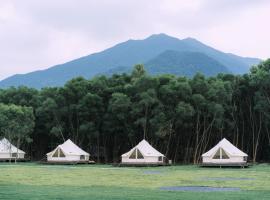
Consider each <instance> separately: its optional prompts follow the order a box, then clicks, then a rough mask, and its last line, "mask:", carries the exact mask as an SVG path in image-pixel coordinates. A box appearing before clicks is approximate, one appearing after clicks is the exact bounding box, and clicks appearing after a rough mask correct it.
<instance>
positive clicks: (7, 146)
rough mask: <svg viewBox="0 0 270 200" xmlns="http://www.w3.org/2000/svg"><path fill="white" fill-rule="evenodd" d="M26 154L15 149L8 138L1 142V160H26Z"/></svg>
mask: <svg viewBox="0 0 270 200" xmlns="http://www.w3.org/2000/svg"><path fill="white" fill-rule="evenodd" d="M24 155H25V152H24V151H22V150H20V149H18V148H17V147H15V146H14V145H13V144H11V143H10V142H9V141H8V140H7V139H6V138H3V139H2V140H0V160H9V159H11V160H15V159H24Z"/></svg>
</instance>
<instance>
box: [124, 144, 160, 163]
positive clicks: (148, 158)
mask: <svg viewBox="0 0 270 200" xmlns="http://www.w3.org/2000/svg"><path fill="white" fill-rule="evenodd" d="M121 157H122V163H124V164H162V163H164V162H165V156H164V155H163V154H162V153H160V152H158V151H157V150H156V149H155V148H154V147H152V146H151V145H150V144H149V143H148V142H147V141H146V140H142V141H141V142H140V143H139V144H138V145H137V146H135V147H134V148H132V149H131V150H130V151H129V152H127V153H125V154H123V155H122V156H121Z"/></svg>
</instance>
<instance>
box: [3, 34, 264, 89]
mask: <svg viewBox="0 0 270 200" xmlns="http://www.w3.org/2000/svg"><path fill="white" fill-rule="evenodd" d="M259 62H260V59H257V58H246V57H241V56H237V55H234V54H230V53H223V52H221V51H219V50H216V49H214V48H212V47H209V46H207V45H205V44H203V43H201V42H199V41H197V40H196V39H192V38H186V39H183V40H180V39H177V38H174V37H171V36H168V35H165V34H157V35H152V36H150V37H148V38H146V39H144V40H128V41H126V42H123V43H120V44H117V45H115V46H113V47H111V48H109V49H106V50H104V51H102V52H99V53H94V54H91V55H88V56H85V57H81V58H78V59H76V60H73V61H70V62H67V63H64V64H61V65H56V66H53V67H51V68H48V69H47V70H42V71H35V72H31V73H28V74H22V75H14V76H11V77H9V78H7V79H4V80H2V81H1V82H0V87H1V88H6V87H10V86H21V85H25V86H28V87H34V88H42V87H48V86H61V85H64V84H65V82H66V81H68V80H70V79H72V78H74V77H77V76H83V77H85V78H91V77H93V76H95V75H101V74H105V75H108V74H112V73H121V72H128V71H130V70H131V68H132V67H133V66H134V65H135V64H138V63H142V64H145V66H146V69H147V70H148V72H149V73H150V74H165V73H166V74H168V73H171V74H176V75H185V76H192V75H194V74H195V73H197V72H200V73H203V74H205V75H207V76H211V75H216V74H218V73H234V74H243V73H246V72H248V70H249V68H250V67H251V66H252V65H254V64H257V63H259Z"/></svg>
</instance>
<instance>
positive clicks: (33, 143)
mask: <svg viewBox="0 0 270 200" xmlns="http://www.w3.org/2000/svg"><path fill="white" fill-rule="evenodd" d="M0 103H2V106H0V109H5V110H7V109H6V107H7V106H8V105H10V106H12V104H15V105H16V106H17V107H18V108H20V107H21V108H25V107H30V108H29V109H28V111H29V110H32V112H33V114H34V117H35V127H34V130H33V131H32V133H31V134H30V135H29V134H27V137H25V135H21V137H20V136H18V134H17V135H16V138H17V139H16V140H18V138H20V144H22V145H21V148H23V149H24V150H25V151H27V152H28V153H29V155H30V156H31V157H32V158H34V159H42V158H43V157H44V156H45V153H47V152H49V151H50V150H51V149H52V148H54V147H55V146H57V145H58V144H59V143H62V142H63V140H64V139H68V138H71V139H72V140H73V141H74V142H76V143H77V144H78V145H80V146H82V147H83V149H85V150H87V151H88V152H90V154H91V155H92V157H94V158H95V159H96V160H97V161H105V162H116V161H118V160H119V159H120V155H121V154H122V153H124V152H126V151H127V150H128V149H130V148H131V147H132V146H134V145H135V144H136V143H137V142H139V141H140V140H142V139H143V138H144V137H145V138H146V139H147V140H148V141H149V142H150V143H151V144H152V145H154V146H155V147H157V148H158V149H159V150H160V151H161V152H162V153H164V154H165V155H166V156H167V157H168V158H169V159H172V160H173V161H174V162H185V163H198V162H199V161H200V156H201V154H202V153H203V152H205V151H206V150H208V149H209V148H210V147H212V146H213V145H215V144H216V143H217V142H218V141H219V140H220V139H222V138H223V137H226V138H227V139H229V140H230V141H231V142H232V143H234V144H235V145H236V146H238V147H239V148H240V149H242V150H243V151H245V152H246V153H248V154H249V159H250V160H252V161H270V133H269V131H270V123H269V122H270V60H267V61H265V62H263V63H261V64H259V65H258V66H257V67H253V68H252V69H251V71H250V73H248V74H245V75H230V74H226V75H223V74H219V75H217V76H215V77H205V76H204V75H201V74H197V75H195V76H194V77H193V78H186V77H177V76H174V75H159V76H150V75H148V74H147V73H146V72H145V70H144V68H143V66H142V65H137V66H135V68H134V70H133V72H132V73H131V75H127V74H122V75H113V76H112V77H106V76H99V77H95V78H93V79H90V80H86V79H84V78H82V77H78V78H75V79H73V80H70V81H69V82H67V83H66V84H65V86H63V87H52V88H44V89H42V90H36V89H31V88H26V87H19V88H9V89H5V90H3V89H2V90H0ZM13 107H14V105H13ZM0 112H2V110H0ZM22 116H23V115H22ZM29 116H31V114H29ZM0 117H1V119H0V122H1V123H2V124H4V123H5V120H6V121H8V120H11V119H13V117H14V115H11V114H10V115H9V114H8V115H7V116H4V115H0ZM27 119H28V118H27ZM30 119H32V117H30ZM28 120H29V119H28ZM14 123H16V121H14ZM9 130H10V131H9V132H5V131H4V130H3V127H2V126H1V127H0V131H1V136H6V137H9V138H12V137H13V136H14V134H13V133H15V132H16V131H17V130H16V129H15V130H14V129H13V130H12V129H9ZM30 130H31V129H29V131H30ZM19 133H21V134H26V133H25V132H22V131H19ZM13 138H14V140H15V137H13Z"/></svg>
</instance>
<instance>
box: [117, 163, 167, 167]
mask: <svg viewBox="0 0 270 200" xmlns="http://www.w3.org/2000/svg"><path fill="white" fill-rule="evenodd" d="M170 165H171V164H169V163H116V164H113V166H114V167H160V166H170Z"/></svg>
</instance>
